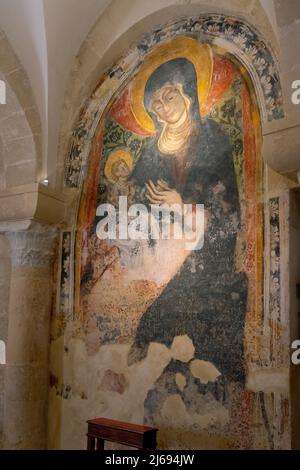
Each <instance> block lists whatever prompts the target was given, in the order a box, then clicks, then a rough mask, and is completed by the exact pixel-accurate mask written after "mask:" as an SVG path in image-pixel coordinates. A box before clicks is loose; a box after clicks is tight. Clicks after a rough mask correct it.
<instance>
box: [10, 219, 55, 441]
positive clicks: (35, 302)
mask: <svg viewBox="0 0 300 470" xmlns="http://www.w3.org/2000/svg"><path fill="white" fill-rule="evenodd" d="M6 236H7V237H8V239H9V240H10V245H11V259H12V270H11V282H10V299H9V320H8V342H7V365H6V374H5V396H4V436H5V448H7V449H45V448H46V435H47V396H48V384H49V374H48V355H49V336H50V314H51V300H52V299H51V297H52V257H53V247H54V240H55V237H56V232H55V229H53V228H52V227H50V226H46V225H41V224H38V223H31V224H30V227H29V228H28V229H27V230H24V231H16V232H13V233H12V232H9V233H6Z"/></svg>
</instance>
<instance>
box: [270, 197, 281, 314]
mask: <svg viewBox="0 0 300 470" xmlns="http://www.w3.org/2000/svg"><path fill="white" fill-rule="evenodd" d="M269 214H270V280H269V292H270V294H269V314H270V318H272V319H273V320H277V321H280V226H279V197H274V198H271V199H269Z"/></svg>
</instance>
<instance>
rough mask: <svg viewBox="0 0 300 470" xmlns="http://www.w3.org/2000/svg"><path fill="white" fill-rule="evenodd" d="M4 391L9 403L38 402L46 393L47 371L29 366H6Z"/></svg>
mask: <svg viewBox="0 0 300 470" xmlns="http://www.w3.org/2000/svg"><path fill="white" fill-rule="evenodd" d="M5 377H6V391H7V394H8V396H9V400H10V401H15V402H21V401H33V402H36V401H39V400H41V398H43V397H44V398H46V396H47V393H48V383H49V380H48V378H49V374H48V369H47V368H46V367H45V366H44V367H36V366H30V365H25V366H23V365H21V366H19V365H18V366H12V365H7V366H6V376H5Z"/></svg>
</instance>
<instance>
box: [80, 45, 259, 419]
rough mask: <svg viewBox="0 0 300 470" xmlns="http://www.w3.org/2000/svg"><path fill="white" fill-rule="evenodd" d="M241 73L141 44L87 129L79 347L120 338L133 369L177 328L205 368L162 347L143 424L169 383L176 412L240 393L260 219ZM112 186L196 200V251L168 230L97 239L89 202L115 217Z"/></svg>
mask: <svg viewBox="0 0 300 470" xmlns="http://www.w3.org/2000/svg"><path fill="white" fill-rule="evenodd" d="M244 76H245V74H243V71H242V70H241V68H240V67H239V66H238V65H237V64H235V63H234V62H233V61H232V60H231V58H230V57H229V56H228V55H226V54H224V52H223V51H222V50H221V49H217V48H214V46H209V45H207V44H203V43H201V42H199V41H198V40H197V39H195V38H193V37H184V36H182V37H181V36H180V37H177V38H175V39H172V40H170V41H168V42H165V43H163V44H161V45H159V46H156V47H155V48H153V49H152V51H151V52H150V53H149V54H148V55H147V56H146V59H145V61H144V62H143V63H142V64H141V66H140V67H139V69H138V70H137V73H136V75H135V76H134V77H132V78H130V79H129V81H128V82H127V83H126V84H125V87H124V88H123V89H122V90H121V91H120V92H119V93H118V95H117V96H116V97H115V98H114V100H113V101H112V103H110V105H109V107H108V108H107V112H106V113H105V115H104V117H103V118H102V120H101V123H100V125H99V128H98V131H97V134H96V137H95V142H94V145H93V150H92V153H91V157H90V161H89V165H90V166H89V175H90V176H89V177H88V178H87V179H86V182H85V186H84V191H83V196H82V201H81V207H80V214H79V223H78V234H79V235H78V239H77V245H76V246H77V248H76V249H77V255H76V275H77V278H76V289H77V291H76V299H77V304H76V305H75V314H76V315H77V318H80V319H81V321H82V322H83V324H84V328H85V333H86V336H85V338H86V345H87V350H88V352H89V354H91V355H92V354H94V353H95V352H96V351H97V350H98V349H99V348H100V347H101V346H103V345H107V344H128V345H129V348H128V355H127V365H128V367H132V368H133V367H135V366H136V365H138V364H141V363H142V361H143V360H145V358H147V354H148V351H149V346H150V344H151V343H160V344H162V345H164V346H166V347H167V348H171V347H172V344H174V338H177V337H179V338H182V341H185V343H184V342H183V343H182V344H183V347H184V344H186V345H188V344H189V345H192V348H194V353H193V355H192V358H193V361H194V363H195V364H196V365H197V364H198V367H200V369H201V367H203V368H204V369H203V370H205V371H206V372H207V377H208V378H207V379H206V380H204V379H202V380H201V377H203V374H202V375H201V371H200V372H199V373H198V375H197V373H195V367H194V368H193V367H191V364H190V363H189V360H187V361H183V360H180V359H176V358H174V357H173V359H172V360H171V361H170V362H169V364H168V366H167V367H166V368H165V370H164V371H163V373H162V375H161V376H160V377H159V378H158V379H157V381H156V383H155V385H154V387H153V388H152V389H151V390H149V392H148V394H147V396H146V399H145V402H144V409H145V411H144V416H145V421H147V422H149V423H159V416H160V413H161V410H162V407H163V406H164V403H165V401H166V399H167V398H168V396H170V395H174V394H178V395H179V396H180V397H181V401H182V402H183V403H184V404H185V407H186V410H188V411H187V412H189V410H193V409H194V411H195V412H199V409H201V407H202V408H203V407H204V408H203V409H206V408H205V407H207V406H208V405H207V403H208V402H209V401H211V402H213V403H221V404H222V406H225V407H226V406H227V407H229V408H230V406H231V405H232V403H233V401H234V400H238V401H241V400H244V399H245V397H243V390H244V389H245V376H246V372H247V356H248V355H251V347H252V345H251V344H247V341H246V340H245V331H246V330H247V328H251V322H252V321H254V320H253V318H254V317H255V316H256V317H257V315H258V313H257V312H258V311H259V309H260V302H261V285H260V283H261V277H260V276H261V275H260V273H259V269H260V268H259V267H260V266H261V263H260V261H261V252H260V251H259V249H260V248H259V247H260V243H259V240H260V238H259V237H260V236H261V229H262V227H261V225H259V224H258V222H257V217H258V215H257V214H258V212H259V211H258V208H257V207H258V206H257V197H258V195H259V191H260V188H259V184H260V183H259V181H260V179H259V178H258V176H257V175H258V173H259V171H260V169H259V168H260V167H259V161H258V159H257V156H256V153H257V150H256V146H257V140H256V138H257V135H258V131H257V124H256V123H257V122H258V119H257V111H256V107H255V104H254V101H253V97H252V92H251V90H250V89H249V87H248V85H247V83H246V81H245V78H244ZM255 119H256V120H255ZM120 196H123V197H126V198H127V203H128V207H129V206H130V205H132V204H138V203H140V204H144V205H146V206H147V207H150V206H151V205H158V206H161V205H163V204H168V205H173V204H177V205H179V206H180V207H183V205H185V204H192V205H193V206H195V205H196V204H204V209H205V232H204V244H203V247H202V249H199V250H186V249H185V244H184V240H174V239H169V240H163V239H156V240H152V239H151V238H149V239H147V240H145V239H143V240H128V239H127V240H126V239H118V238H117V239H112V240H109V239H107V240H101V239H99V238H98V237H97V234H96V228H97V224H98V223H99V221H100V220H101V217H99V216H97V215H96V210H97V207H98V206H99V205H100V204H104V203H110V204H112V205H113V206H114V207H115V208H116V214H117V225H118V224H119V222H120V212H119V210H120V208H119V201H120V199H119V198H120ZM173 222H174V224H175V223H176V222H175V220H173ZM247 325H248V326H247ZM249 325H250V326H249ZM176 341H178V338H177V340H176ZM195 361H196V362H195ZM204 375H205V373H204ZM179 376H180V377H181V379H182V378H183V379H182V380H181V382H180V381H178V378H179ZM179 382H180V383H181V385H179ZM197 397H198V398H197ZM199 397H200V398H199ZM201 397H202V398H201ZM199 400H200V401H199ZM201 400H203V401H202V402H201ZM201 403H202V404H201ZM193 407H194V408H193ZM198 408H199V409H198ZM232 419H237V418H236V417H235V418H232Z"/></svg>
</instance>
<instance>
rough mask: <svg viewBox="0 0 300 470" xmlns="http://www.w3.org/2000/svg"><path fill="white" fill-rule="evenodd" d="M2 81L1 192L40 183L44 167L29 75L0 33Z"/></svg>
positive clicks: (40, 136) (0, 121) (37, 116)
mask: <svg viewBox="0 0 300 470" xmlns="http://www.w3.org/2000/svg"><path fill="white" fill-rule="evenodd" d="M0 57H1V60H0V79H1V80H3V81H4V82H5V85H6V104H3V105H0V123H1V124H0V142H1V145H0V173H1V177H0V190H1V189H2V190H4V189H8V188H11V187H14V186H19V185H23V184H27V183H33V182H36V181H37V178H38V174H39V172H40V171H41V166H42V141H41V139H42V132H41V122H40V117H39V113H38V111H37V108H36V105H35V102H34V98H33V94H32V90H31V85H30V83H29V79H28V77H27V74H26V72H25V70H24V68H23V66H22V64H21V63H20V61H19V59H18V57H17V56H16V54H15V52H14V50H13V48H12V46H11V45H10V43H9V41H8V39H7V37H6V35H5V34H4V32H3V31H1V30H0Z"/></svg>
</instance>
